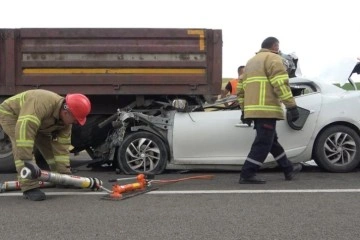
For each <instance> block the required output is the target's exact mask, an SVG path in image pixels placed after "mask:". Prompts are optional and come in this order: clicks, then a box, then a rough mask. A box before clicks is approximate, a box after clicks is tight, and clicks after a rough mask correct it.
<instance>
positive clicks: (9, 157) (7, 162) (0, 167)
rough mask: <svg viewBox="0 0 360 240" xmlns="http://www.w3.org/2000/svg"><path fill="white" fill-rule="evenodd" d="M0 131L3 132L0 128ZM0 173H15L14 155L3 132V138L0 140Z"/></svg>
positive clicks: (9, 142)
mask: <svg viewBox="0 0 360 240" xmlns="http://www.w3.org/2000/svg"><path fill="white" fill-rule="evenodd" d="M0 131H3V130H2V129H1V128H0ZM0 172H1V173H13V172H16V169H15V162H14V155H13V154H12V146H11V141H10V139H9V137H8V136H7V135H6V134H5V133H4V132H3V138H2V139H0Z"/></svg>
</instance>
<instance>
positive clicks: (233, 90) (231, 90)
mask: <svg viewBox="0 0 360 240" xmlns="http://www.w3.org/2000/svg"><path fill="white" fill-rule="evenodd" d="M244 68H245V66H239V67H238V70H237V71H238V77H237V78H234V79H232V80H230V81H229V82H228V83H227V84H226V86H225V89H223V90H222V91H221V96H220V98H225V97H226V95H227V94H230V95H234V96H236V95H237V85H238V82H239V81H241V80H242V78H243V74H244ZM229 105H230V106H237V105H239V103H238V102H237V101H235V102H232V103H230V104H229V103H225V106H226V107H228V106H229Z"/></svg>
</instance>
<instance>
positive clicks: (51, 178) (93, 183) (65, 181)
mask: <svg viewBox="0 0 360 240" xmlns="http://www.w3.org/2000/svg"><path fill="white" fill-rule="evenodd" d="M20 176H21V177H22V178H26V179H33V178H32V176H33V174H32V172H31V170H30V169H29V168H27V167H24V168H23V169H21V172H20ZM36 179H38V180H39V181H43V182H50V183H54V184H60V185H66V186H73V187H78V188H90V189H96V190H98V189H100V187H101V186H102V184H103V182H102V181H101V180H99V179H98V178H88V177H79V176H73V175H67V174H61V173H54V172H49V171H45V170H41V171H40V175H39V177H37V178H36Z"/></svg>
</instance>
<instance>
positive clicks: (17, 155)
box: [0, 89, 91, 201]
mask: <svg viewBox="0 0 360 240" xmlns="http://www.w3.org/2000/svg"><path fill="white" fill-rule="evenodd" d="M90 110H91V103H90V101H89V99H88V98H87V97H86V96H84V95H83V94H80V93H73V94H67V95H66V97H65V98H64V97H62V96H60V95H58V94H56V93H53V92H51V91H47V90H42V89H36V90H29V91H25V92H22V93H19V94H17V95H14V96H12V97H10V98H8V99H6V100H5V101H4V102H3V103H2V104H1V105H0V116H1V117H0V125H1V127H2V128H3V130H4V132H5V133H6V134H7V135H8V136H9V138H10V140H11V144H12V150H13V155H14V161H15V167H16V171H17V172H18V174H17V175H18V180H19V182H20V187H21V190H22V192H23V195H24V198H26V199H30V200H32V201H41V200H45V199H46V195H45V193H44V192H42V191H41V190H40V189H39V181H37V180H28V179H22V178H21V177H20V171H21V169H22V168H23V167H24V164H25V162H26V161H30V162H32V163H33V164H35V160H34V157H33V149H34V147H36V148H38V149H39V151H40V152H41V154H42V155H43V157H44V158H45V160H46V162H47V164H48V165H49V168H50V170H51V171H54V172H58V173H63V174H71V169H70V159H69V147H70V140H71V126H72V124H80V125H84V124H85V122H86V116H87V115H88V114H89V112H90Z"/></svg>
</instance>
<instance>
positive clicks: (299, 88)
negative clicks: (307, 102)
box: [290, 83, 317, 97]
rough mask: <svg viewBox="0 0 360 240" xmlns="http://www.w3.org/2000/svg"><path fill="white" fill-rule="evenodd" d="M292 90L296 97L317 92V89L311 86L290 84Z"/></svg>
mask: <svg viewBox="0 0 360 240" xmlns="http://www.w3.org/2000/svg"><path fill="white" fill-rule="evenodd" d="M290 88H291V92H292V94H293V96H294V97H296V96H301V95H307V94H311V93H315V92H317V89H316V88H315V87H314V86H312V85H310V84H302V83H294V84H290Z"/></svg>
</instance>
